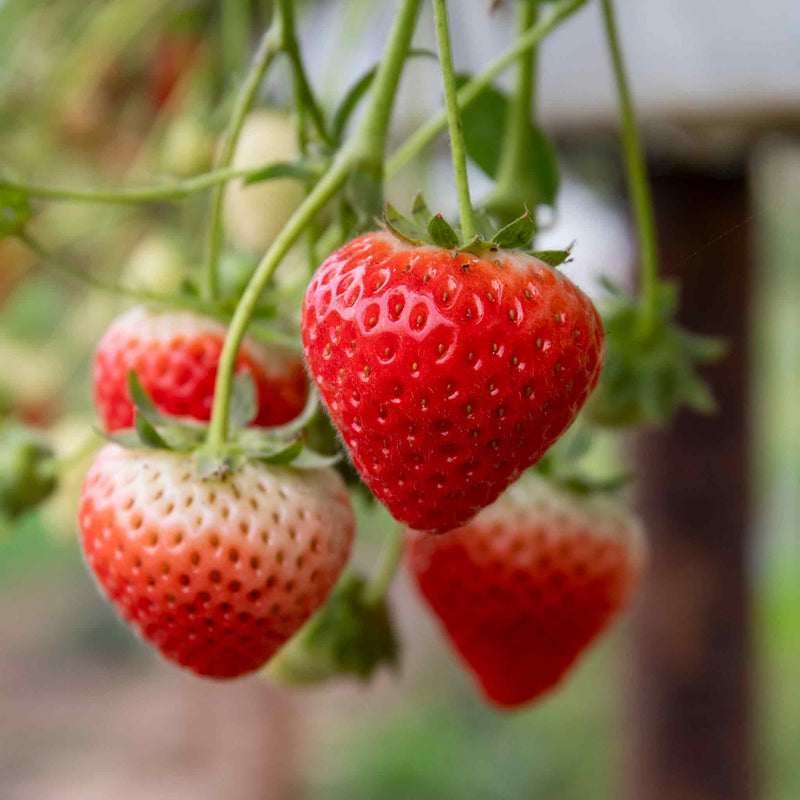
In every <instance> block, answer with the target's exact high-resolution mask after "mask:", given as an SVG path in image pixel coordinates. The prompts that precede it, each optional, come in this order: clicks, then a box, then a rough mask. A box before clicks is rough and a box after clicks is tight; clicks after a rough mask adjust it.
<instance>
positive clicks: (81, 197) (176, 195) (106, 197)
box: [0, 164, 269, 205]
mask: <svg viewBox="0 0 800 800" xmlns="http://www.w3.org/2000/svg"><path fill="white" fill-rule="evenodd" d="M267 166H269V165H268V164H265V165H263V166H260V167H251V168H249V169H233V168H231V167H227V168H225V169H218V170H214V171H213V172H205V173H203V174H202V175H197V176H195V177H193V178H187V179H186V180H182V181H169V182H165V183H163V184H157V185H154V186H125V187H122V188H108V189H68V188H59V187H57V186H41V185H39V184H34V183H23V182H22V181H17V180H10V179H8V178H2V179H0V189H11V190H14V191H18V192H20V193H22V194H25V195H27V196H28V197H35V198H41V199H42V200H55V201H61V200H65V201H69V202H74V203H108V204H119V205H137V204H139V203H158V202H169V201H177V200H183V199H185V198H187V197H189V196H190V195H192V194H196V193H197V192H202V191H205V190H207V189H212V188H213V187H214V186H218V185H219V184H221V183H227V182H228V181H230V180H234V179H235V178H248V177H249V176H250V175H255V174H257V173H259V172H262V171H263V170H264V167H267Z"/></svg>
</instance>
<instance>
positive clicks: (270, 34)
mask: <svg viewBox="0 0 800 800" xmlns="http://www.w3.org/2000/svg"><path fill="white" fill-rule="evenodd" d="M282 39H283V35H282V19H281V16H280V14H278V15H277V16H276V19H275V20H274V21H273V23H272V24H271V25H270V27H269V28H268V29H267V30H266V31H265V33H264V35H263V36H262V37H261V42H260V43H259V45H258V50H257V51H256V54H255V57H254V58H253V63H252V66H251V67H250V71H249V72H248V74H247V77H246V78H245V81H244V83H243V84H242V87H241V89H240V90H239V94H238V95H237V97H236V103H235V105H234V109H233V114H232V115H231V118H230V121H229V122H228V127H227V129H226V131H225V135H224V137H223V140H222V148H221V150H220V154H219V157H218V159H217V164H216V166H217V168H218V169H225V168H226V167H229V166H230V164H231V161H233V154H234V152H235V150H236V143H237V142H238V141H239V134H240V133H241V131H242V127H243V125H244V120H245V117H246V116H247V112H248V111H249V110H250V108H251V107H252V105H253V100H254V98H255V96H256V92H257V91H258V87H259V86H260V85H261V80H262V79H263V77H264V73H265V72H266V71H267V69H268V68H269V65H270V64H271V63H272V61H273V59H274V58H275V56H276V55H277V54H278V53H279V52H280V49H281V44H282ZM224 199H225V184H224V183H223V184H220V185H218V186H217V187H216V189H215V190H214V194H213V195H212V199H211V212H210V216H209V221H208V234H207V237H206V252H205V262H204V272H205V282H204V286H203V290H204V294H205V297H206V299H207V300H210V301H213V300H215V299H216V297H217V289H218V286H217V262H218V261H219V251H220V246H221V241H222V204H223V201H224Z"/></svg>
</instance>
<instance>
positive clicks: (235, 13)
mask: <svg viewBox="0 0 800 800" xmlns="http://www.w3.org/2000/svg"><path fill="white" fill-rule="evenodd" d="M249 5H250V3H249V0H224V2H222V3H220V4H219V13H220V22H221V25H220V32H221V36H220V38H221V39H222V58H223V63H224V65H225V75H226V77H228V78H231V77H233V76H235V75H236V74H237V73H238V72H239V70H240V69H241V67H242V54H243V53H246V52H247V49H248V46H249V44H250V42H249V36H250V9H249Z"/></svg>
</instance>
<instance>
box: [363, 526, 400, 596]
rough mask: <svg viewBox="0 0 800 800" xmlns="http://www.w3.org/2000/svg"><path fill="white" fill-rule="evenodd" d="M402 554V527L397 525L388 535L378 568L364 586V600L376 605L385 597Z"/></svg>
mask: <svg viewBox="0 0 800 800" xmlns="http://www.w3.org/2000/svg"><path fill="white" fill-rule="evenodd" d="M402 555H403V528H402V526H398V527H396V528H394V529H393V530H392V532H391V533H390V534H389V535H388V537H387V539H386V541H385V542H384V543H383V548H382V549H381V553H380V556H379V559H378V568H377V570H376V572H375V574H374V575H373V576H372V578H370V580H369V583H367V585H366V586H365V587H364V600H365V601H366V602H367V603H368V604H370V605H377V604H378V603H380V602H381V601H382V600H383V598H384V597H386V594H387V592H388V591H389V587H390V586H391V585H392V581H393V580H394V576H395V573H396V572H397V567H398V566H399V564H400V557H401V556H402Z"/></svg>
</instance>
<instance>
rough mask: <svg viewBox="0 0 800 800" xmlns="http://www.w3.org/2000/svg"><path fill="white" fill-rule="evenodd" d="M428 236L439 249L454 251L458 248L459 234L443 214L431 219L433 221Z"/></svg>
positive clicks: (429, 225)
mask: <svg viewBox="0 0 800 800" xmlns="http://www.w3.org/2000/svg"><path fill="white" fill-rule="evenodd" d="M428 235H429V236H430V237H431V239H432V240H433V243H434V244H435V245H436V246H437V247H441V248H443V249H445V250H453V249H454V248H456V247H458V234H457V233H456V232H455V231H454V230H453V228H452V226H451V225H450V223H449V222H448V221H447V220H446V219H445V218H444V217H443V216H442V215H441V214H437V215H436V216H435V217H431V221H430V222H429V223H428Z"/></svg>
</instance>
